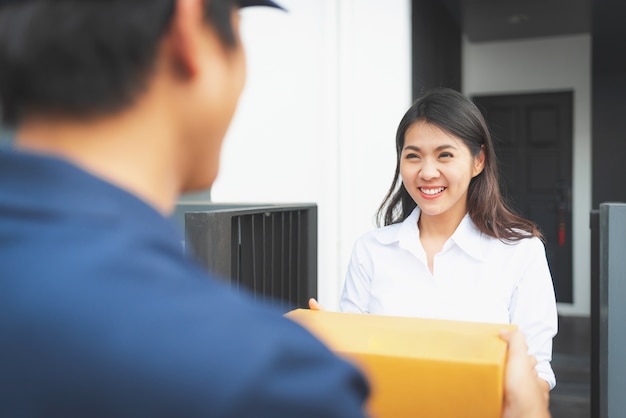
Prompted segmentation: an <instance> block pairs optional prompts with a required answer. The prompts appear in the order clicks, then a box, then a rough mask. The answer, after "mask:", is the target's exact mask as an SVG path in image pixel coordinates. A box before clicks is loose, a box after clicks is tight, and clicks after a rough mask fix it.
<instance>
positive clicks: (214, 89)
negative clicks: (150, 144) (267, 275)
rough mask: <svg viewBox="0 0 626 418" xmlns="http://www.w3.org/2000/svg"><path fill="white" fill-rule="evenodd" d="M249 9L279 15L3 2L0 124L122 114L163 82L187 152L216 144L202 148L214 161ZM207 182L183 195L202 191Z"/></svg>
mask: <svg viewBox="0 0 626 418" xmlns="http://www.w3.org/2000/svg"><path fill="white" fill-rule="evenodd" d="M250 5H269V6H274V7H277V6H276V5H275V4H273V2H271V1H267V0H0V112H1V116H2V122H3V123H4V124H5V125H8V126H17V127H18V129H19V128H20V126H21V125H22V124H23V123H26V122H28V121H29V120H30V119H32V118H35V119H41V118H44V119H45V118H48V119H66V120H81V121H85V120H87V121H89V120H92V119H98V118H101V117H108V116H111V115H115V114H118V113H123V112H124V111H126V110H127V109H129V108H132V107H133V106H135V105H136V103H137V102H139V101H141V100H142V98H143V97H144V96H146V94H147V93H148V92H149V91H150V90H151V89H152V87H153V84H154V83H155V79H156V78H162V77H161V76H162V75H163V74H165V75H166V78H168V79H169V81H170V83H169V84H167V83H166V84H167V85H166V84H163V83H160V84H159V85H160V86H161V87H163V86H164V85H165V86H166V87H165V88H162V89H161V91H162V92H166V93H167V94H170V95H171V100H172V101H176V100H180V103H181V104H182V106H178V109H180V115H178V116H180V117H179V119H178V120H177V123H178V125H179V128H180V129H179V132H178V134H179V135H180V136H181V138H182V139H183V142H184V143H185V146H187V145H189V144H193V143H195V142H202V141H205V142H207V143H214V145H215V146H213V147H207V146H206V145H205V147H204V148H199V149H198V150H199V151H206V152H209V153H213V154H219V148H220V145H221V140H222V138H223V136H224V134H225V132H226V129H227V127H228V124H229V123H230V120H231V118H232V115H233V113H234V110H235V107H236V103H237V100H238V98H239V95H240V93H241V90H242V88H243V83H244V79H245V60H244V58H243V48H242V45H241V42H240V39H239V30H238V13H237V9H238V8H239V7H243V6H250ZM157 74H158V75H159V77H156V75H157ZM157 84H158V83H157ZM172 86H175V87H176V88H172ZM179 87H180V88H179ZM145 123H150V121H145ZM85 140H88V139H85ZM214 157H215V158H217V155H214ZM202 162H203V160H201V159H198V161H189V162H188V163H202ZM204 162H205V163H207V161H206V160H205V161H204ZM208 163H209V164H208V165H211V164H210V161H208ZM211 176H212V177H213V178H214V177H215V176H214V175H208V174H206V173H205V175H203V176H202V175H201V176H199V177H198V179H199V184H197V185H194V184H187V185H186V186H185V188H186V189H194V188H198V187H206V186H208V184H205V183H207V178H208V177H211ZM201 177H205V179H204V180H202V179H201ZM209 180H210V181H209V183H210V182H211V181H212V180H213V179H209Z"/></svg>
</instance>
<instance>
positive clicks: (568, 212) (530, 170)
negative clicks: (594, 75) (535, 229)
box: [472, 92, 573, 303]
mask: <svg viewBox="0 0 626 418" xmlns="http://www.w3.org/2000/svg"><path fill="white" fill-rule="evenodd" d="M472 99H473V100H474V102H475V103H476V104H477V105H478V107H479V108H480V109H481V111H482V112H483V114H484V115H485V119H486V120H487V123H488V124H489V127H490V129H491V132H492V134H493V137H494V142H495V150H496V156H497V157H498V160H499V169H500V174H501V179H502V181H501V185H502V189H503V190H502V191H503V193H504V195H505V196H506V197H507V198H508V201H509V203H510V205H511V206H512V207H513V209H515V210H517V211H518V212H519V213H520V214H521V215H522V216H524V217H526V218H529V219H531V220H532V221H534V222H535V223H536V224H537V225H538V226H539V228H540V230H541V232H542V233H543V235H544V238H545V240H546V253H547V256H548V263H549V264H550V271H551V272H552V279H553V281H554V287H555V291H556V298H557V301H558V302H565V303H572V301H573V295H572V208H571V186H572V93H571V92H560V93H537V94H514V95H495V96H474V97H473V98H472Z"/></svg>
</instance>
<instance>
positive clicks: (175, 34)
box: [167, 0, 206, 79]
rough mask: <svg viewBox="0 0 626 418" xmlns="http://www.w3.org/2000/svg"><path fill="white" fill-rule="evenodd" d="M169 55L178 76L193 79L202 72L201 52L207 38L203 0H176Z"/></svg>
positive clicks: (169, 35) (171, 25)
mask: <svg viewBox="0 0 626 418" xmlns="http://www.w3.org/2000/svg"><path fill="white" fill-rule="evenodd" d="M167 36H168V37H169V42H170V49H169V54H170V57H171V59H172V65H173V67H174V71H175V72H176V74H177V75H179V76H181V77H184V78H185V79H187V78H193V77H194V76H195V75H196V74H197V73H198V71H200V55H199V54H198V52H199V50H200V49H201V47H202V39H203V36H206V27H205V23H204V1H203V0H176V1H175V6H174V15H173V16H172V20H171V23H170V29H169V31H168V34H167Z"/></svg>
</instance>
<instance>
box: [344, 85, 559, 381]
mask: <svg viewBox="0 0 626 418" xmlns="http://www.w3.org/2000/svg"><path fill="white" fill-rule="evenodd" d="M396 153H397V159H396V170H395V174H394V178H393V182H392V185H391V188H390V189H389V191H388V193H387V196H386V197H385V199H384V201H383V203H382V205H381V206H380V208H379V210H378V221H379V226H382V227H381V228H379V229H376V230H374V231H371V232H369V233H366V234H365V235H363V236H362V237H360V238H359V239H358V240H357V241H356V243H355V245H354V249H353V252H352V257H351V260H350V263H349V266H348V271H347V274H346V281H345V285H344V290H343V294H342V297H341V301H340V308H341V310H342V311H344V312H360V313H370V314H380V315H397V316H413V317H424V318H436V319H450V320H464V321H476V322H491V323H512V324H516V325H517V326H518V327H519V328H520V330H521V331H522V332H523V333H524V334H525V336H526V340H527V342H528V346H529V354H530V355H532V356H534V357H536V359H537V366H536V370H537V373H538V375H539V377H540V378H541V379H542V382H543V385H544V386H545V387H546V390H547V388H548V387H549V388H552V387H554V386H555V384H556V381H555V377H554V373H553V371H552V368H551V366H550V361H551V357H552V339H553V337H554V336H555V335H556V331H557V311H556V301H555V297H554V288H553V285H552V278H551V275H550V270H549V267H548V263H547V259H546V255H545V248H544V245H543V242H542V240H541V234H540V232H539V231H538V230H537V227H536V226H535V225H534V224H533V223H532V222H531V221H529V220H527V219H524V218H522V217H520V216H518V215H516V214H515V213H513V212H512V211H511V210H510V209H509V208H507V206H506V205H505V203H504V200H503V198H502V196H501V194H500V188H499V181H498V175H497V173H498V170H497V165H496V156H495V154H494V151H493V143H492V140H491V136H490V134H489V129H488V127H487V125H486V123H485V121H484V119H483V117H482V114H481V113H480V111H479V110H478V108H476V106H475V105H474V104H473V103H472V102H471V101H470V100H469V99H468V98H467V97H465V96H463V95H462V94H460V93H458V92H456V91H454V90H451V89H436V90H433V91H431V92H428V93H427V94H425V95H424V96H422V97H421V98H420V99H418V100H417V101H416V102H415V103H414V104H413V105H412V106H411V107H410V108H409V110H408V111H407V112H406V114H405V115H404V117H403V118H402V120H401V122H400V124H399V126H398V130H397V135H396ZM381 224H382V225H381Z"/></svg>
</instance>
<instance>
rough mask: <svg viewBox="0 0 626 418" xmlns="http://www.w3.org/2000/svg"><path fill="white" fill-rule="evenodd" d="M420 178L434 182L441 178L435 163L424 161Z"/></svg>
mask: <svg viewBox="0 0 626 418" xmlns="http://www.w3.org/2000/svg"><path fill="white" fill-rule="evenodd" d="M420 177H421V178H422V179H424V180H432V179H435V178H437V177H439V169H438V168H437V164H436V163H435V162H433V161H429V160H428V159H424V160H423V161H422V167H421V169H420Z"/></svg>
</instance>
